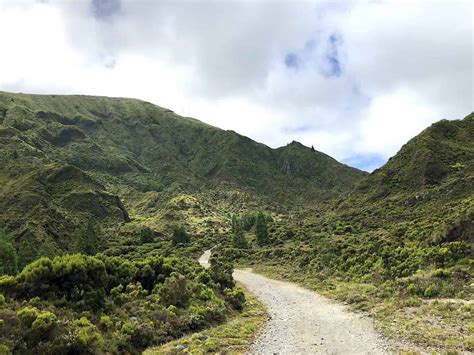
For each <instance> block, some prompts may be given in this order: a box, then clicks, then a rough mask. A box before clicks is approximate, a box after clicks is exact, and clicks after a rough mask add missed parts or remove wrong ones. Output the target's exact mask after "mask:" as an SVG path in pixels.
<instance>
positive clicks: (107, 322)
mask: <svg viewBox="0 0 474 355" xmlns="http://www.w3.org/2000/svg"><path fill="white" fill-rule="evenodd" d="M99 324H100V325H101V326H102V327H103V328H104V329H106V330H107V329H111V328H112V327H113V325H114V322H113V321H112V318H110V317H109V316H107V315H103V316H101V317H100V319H99Z"/></svg>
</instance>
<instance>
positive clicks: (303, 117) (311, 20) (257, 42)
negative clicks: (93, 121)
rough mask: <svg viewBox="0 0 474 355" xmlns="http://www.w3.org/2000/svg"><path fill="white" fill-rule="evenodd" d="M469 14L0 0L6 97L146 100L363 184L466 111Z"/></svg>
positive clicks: (409, 2) (358, 5)
mask: <svg viewBox="0 0 474 355" xmlns="http://www.w3.org/2000/svg"><path fill="white" fill-rule="evenodd" d="M472 4H473V2H472V1H470V0H466V1H464V0H438V1H437V0H420V1H415V0H406V1H404V0H396V1H383V0H370V1H369V0H367V1H349V0H347V1H337V0H331V1H323V0H321V1H307V2H303V1H300V2H298V1H285V2H283V1H258V0H254V1H232V2H231V1H151V0H150V1H124V0H90V1H65V0H63V1H54V0H49V1H48V0H42V1H33V0H32V1H19V0H17V1H12V0H0V45H1V53H0V90H3V91H13V92H27V93H56V94H60V93H64V94H66V93H67V94H76V93H80V94H91V95H106V96H125V97H135V98H140V99H143V100H146V101H150V102H153V103H156V104H158V105H160V106H163V107H167V108H171V109H172V110H174V111H175V112H176V113H178V114H181V115H186V116H192V117H195V118H197V119H200V120H202V121H205V122H208V123H210V124H212V125H215V126H217V127H220V128H223V129H232V130H235V131H237V132H239V133H241V134H244V135H247V136H249V137H251V138H253V139H255V140H257V141H260V142H263V143H265V144H267V145H269V146H271V147H278V146H282V145H285V144H287V143H289V142H291V141H293V140H297V141H300V142H302V143H303V144H305V145H307V146H311V145H314V147H315V148H316V149H317V150H320V151H323V152H325V153H327V154H329V155H331V156H333V157H335V158H336V159H338V160H340V161H343V162H345V163H347V164H349V165H352V166H356V167H359V168H361V169H365V170H368V171H371V170H372V169H374V168H376V167H379V166H381V165H382V164H383V163H385V161H386V160H387V159H388V158H389V157H390V156H392V155H394V154H395V153H396V152H397V151H398V150H399V149H400V147H401V146H402V145H403V144H404V143H406V141H407V140H408V139H410V138H412V137H413V136H414V135H416V134H418V133H419V132H420V131H421V130H423V129H424V128H425V127H426V126H428V125H429V124H430V123H432V122H435V121H438V120H440V119H443V118H448V119H453V118H463V117H464V116H466V115H467V114H468V113H470V112H471V111H473V101H474V99H473V15H474V13H473V11H474V10H473V5H472Z"/></svg>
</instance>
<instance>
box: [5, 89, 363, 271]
mask: <svg viewBox="0 0 474 355" xmlns="http://www.w3.org/2000/svg"><path fill="white" fill-rule="evenodd" d="M0 140H1V142H2V144H1V145H0V149H1V160H2V161H1V163H2V164H1V168H0V182H1V183H2V184H1V188H0V194H1V196H2V201H3V205H2V206H1V207H3V208H2V211H4V212H3V213H1V214H0V226H1V225H2V224H3V225H4V226H5V227H6V228H7V229H8V230H9V231H12V232H14V234H15V235H16V236H17V237H18V238H17V245H21V243H24V242H25V243H26V242H27V243H30V244H32V246H30V247H28V248H27V249H28V250H29V251H30V252H29V253H33V254H34V250H38V251H39V253H40V254H41V253H42V254H46V255H53V254H56V253H58V252H60V251H62V250H67V249H68V248H67V245H70V235H71V233H72V232H73V231H74V230H75V229H76V228H77V226H78V225H80V223H81V222H85V221H88V220H91V219H92V220H95V221H96V222H98V223H99V224H101V225H103V226H110V225H116V224H117V223H118V224H121V223H123V222H127V221H128V215H127V213H128V212H129V214H130V216H131V218H132V220H133V223H132V225H131V226H132V227H124V228H125V229H127V230H130V229H137V228H141V226H143V225H148V226H150V227H151V228H153V229H154V230H156V231H158V232H165V233H166V232H167V231H168V230H169V226H170V225H172V224H174V223H176V222H177V221H183V220H184V221H186V222H187V223H188V225H189V228H190V229H192V231H193V233H195V234H203V233H208V232H209V231H211V233H217V232H219V231H222V228H223V226H224V225H225V215H226V213H227V212H229V211H232V210H245V209H248V208H257V207H259V206H263V207H264V206H272V207H271V208H280V209H282V210H283V209H285V208H286V207H287V206H290V205H292V204H293V203H295V202H296V201H299V200H305V199H325V198H328V197H330V196H333V195H334V194H336V193H338V192H340V191H346V190H348V189H349V188H350V187H351V186H353V184H354V183H355V182H356V181H358V180H360V179H361V178H362V177H363V176H364V173H363V172H361V171H359V170H357V169H353V168H350V167H347V166H345V165H342V164H340V163H338V162H337V161H335V160H334V159H332V158H330V157H328V156H327V155H325V154H322V153H319V152H316V151H312V150H311V149H309V148H306V147H304V146H302V145H300V144H291V145H289V146H287V147H283V148H280V149H276V150H273V149H270V148H269V147H267V146H265V145H263V144H259V143H256V142H254V141H252V140H250V139H249V138H246V137H243V136H240V135H238V134H237V133H235V132H231V131H223V130H220V129H217V128H215V127H212V126H209V125H207V124H204V123H202V122H199V121H197V120H194V119H189V118H184V117H180V116H177V115H176V114H174V113H173V112H171V111H170V110H167V109H164V108H161V107H158V106H155V105H152V104H150V103H146V102H143V101H139V100H134V99H123V98H105V97H91V96H56V95H25V94H10V93H0ZM64 171H67V173H63V172H64ZM51 174H56V175H61V176H62V177H61V179H63V180H62V181H56V180H54V179H50V178H49V176H50V175H51ZM122 203H123V204H122ZM32 205H33V206H35V207H34V208H31V206H32ZM124 207H125V208H124ZM115 232H116V231H115ZM115 232H114V233H115ZM109 239H110V238H109ZM21 249H26V246H22V247H21ZM33 257H34V255H30V256H28V255H25V257H24V258H22V261H25V262H26V261H28V260H31V259H32V258H33Z"/></svg>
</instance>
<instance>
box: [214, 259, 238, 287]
mask: <svg viewBox="0 0 474 355" xmlns="http://www.w3.org/2000/svg"><path fill="white" fill-rule="evenodd" d="M210 263H211V268H210V273H211V278H212V281H214V282H215V283H217V284H219V286H220V289H221V290H222V291H223V290H225V289H226V288H233V287H234V286H235V282H234V279H233V278H232V272H233V268H232V265H231V264H230V263H228V262H224V261H222V260H220V259H219V258H217V257H211V259H210Z"/></svg>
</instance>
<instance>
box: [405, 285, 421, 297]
mask: <svg viewBox="0 0 474 355" xmlns="http://www.w3.org/2000/svg"><path fill="white" fill-rule="evenodd" d="M407 292H408V293H409V294H410V295H416V294H417V293H418V287H417V286H416V285H415V284H409V285H408V287H407Z"/></svg>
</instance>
